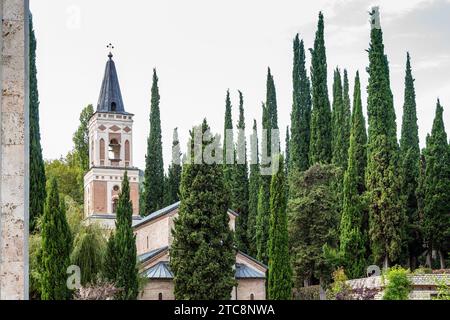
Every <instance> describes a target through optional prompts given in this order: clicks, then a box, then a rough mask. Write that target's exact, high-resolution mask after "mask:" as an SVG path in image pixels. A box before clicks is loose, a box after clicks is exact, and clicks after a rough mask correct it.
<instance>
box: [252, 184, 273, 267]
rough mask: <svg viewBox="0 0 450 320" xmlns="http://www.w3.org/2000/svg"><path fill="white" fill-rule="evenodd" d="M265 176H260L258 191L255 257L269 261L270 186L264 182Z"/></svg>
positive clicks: (264, 261) (265, 261)
mask: <svg viewBox="0 0 450 320" xmlns="http://www.w3.org/2000/svg"><path fill="white" fill-rule="evenodd" d="M266 180H267V177H265V176H262V177H261V182H260V185H259V192H258V215H257V216H256V234H255V238H256V257H257V259H258V260H259V261H262V262H263V263H267V262H268V261H269V252H268V249H269V248H268V241H269V221H270V219H269V217H270V198H269V201H267V199H266V198H267V197H268V195H269V194H270V186H269V185H267V183H266Z"/></svg>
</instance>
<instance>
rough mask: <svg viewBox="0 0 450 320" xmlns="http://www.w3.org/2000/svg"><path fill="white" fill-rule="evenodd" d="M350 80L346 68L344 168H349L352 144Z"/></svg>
mask: <svg viewBox="0 0 450 320" xmlns="http://www.w3.org/2000/svg"><path fill="white" fill-rule="evenodd" d="M349 86H350V84H349V82H348V74H347V70H346V69H344V87H343V92H342V100H343V112H342V119H343V121H342V126H343V129H342V136H343V139H342V140H343V141H342V142H343V150H345V152H344V154H343V157H342V158H343V160H344V162H343V168H344V169H345V168H347V161H348V148H349V146H350V131H351V127H352V120H351V119H352V111H351V105H350V93H349Z"/></svg>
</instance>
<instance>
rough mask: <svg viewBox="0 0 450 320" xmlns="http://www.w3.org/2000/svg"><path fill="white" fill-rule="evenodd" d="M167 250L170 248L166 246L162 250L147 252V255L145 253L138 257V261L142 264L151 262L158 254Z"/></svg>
mask: <svg viewBox="0 0 450 320" xmlns="http://www.w3.org/2000/svg"><path fill="white" fill-rule="evenodd" d="M167 249H169V247H168V246H165V247H162V248H158V249H154V250H151V251H149V252H146V253H143V254H141V255H139V256H138V257H137V259H138V261H139V262H140V263H144V262H146V261H148V260H150V259H151V258H153V257H155V256H157V255H158V254H160V253H162V252H164V251H166V250H167Z"/></svg>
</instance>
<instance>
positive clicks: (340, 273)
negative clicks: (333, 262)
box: [327, 268, 352, 300]
mask: <svg viewBox="0 0 450 320" xmlns="http://www.w3.org/2000/svg"><path fill="white" fill-rule="evenodd" d="M333 280H334V282H333V284H332V285H331V287H330V289H328V290H327V299H329V300H351V298H352V288H351V287H350V285H349V284H347V282H346V281H347V280H348V278H347V276H346V275H345V272H344V268H339V269H337V270H336V271H334V272H333Z"/></svg>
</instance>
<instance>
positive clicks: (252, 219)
mask: <svg viewBox="0 0 450 320" xmlns="http://www.w3.org/2000/svg"><path fill="white" fill-rule="evenodd" d="M250 139H251V140H250V145H251V149H250V151H251V153H250V156H251V158H250V161H251V163H250V178H249V187H248V190H249V192H248V193H249V194H248V219H247V239H248V248H247V252H248V254H249V255H251V256H252V257H256V255H257V249H256V217H257V215H258V195H259V181H260V172H259V154H258V130H257V125H256V120H253V132H252V135H251V138H250Z"/></svg>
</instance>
